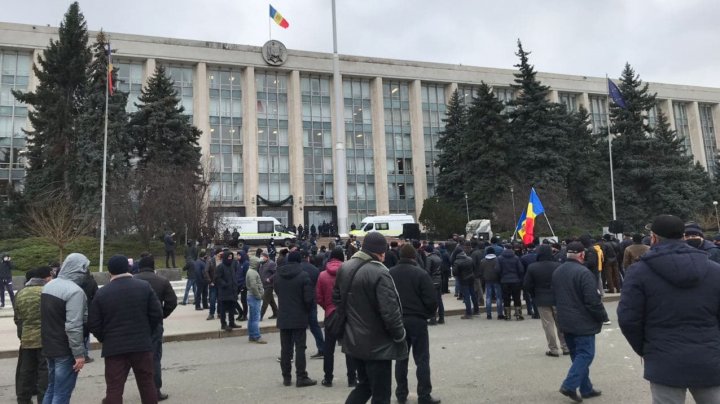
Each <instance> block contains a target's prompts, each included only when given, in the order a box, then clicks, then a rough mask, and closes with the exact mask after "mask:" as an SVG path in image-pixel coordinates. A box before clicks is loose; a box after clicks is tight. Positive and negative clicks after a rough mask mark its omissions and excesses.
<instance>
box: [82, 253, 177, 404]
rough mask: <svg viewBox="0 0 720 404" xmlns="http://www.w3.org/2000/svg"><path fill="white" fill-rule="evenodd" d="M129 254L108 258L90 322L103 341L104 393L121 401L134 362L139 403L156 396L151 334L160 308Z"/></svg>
mask: <svg viewBox="0 0 720 404" xmlns="http://www.w3.org/2000/svg"><path fill="white" fill-rule="evenodd" d="M128 267H129V265H128V259H127V257H125V256H124V255H113V256H112V257H111V258H110V260H109V261H108V272H110V282H109V283H108V284H107V285H105V286H104V287H102V288H100V290H99V291H98V292H97V294H96V295H95V299H93V302H92V305H91V306H90V314H89V317H88V328H89V329H90V332H91V333H92V334H93V335H94V336H95V338H97V340H98V341H99V342H100V343H102V357H103V358H105V384H106V390H105V399H104V400H103V402H105V403H108V404H112V403H122V401H123V391H124V389H125V382H126V381H127V377H128V373H129V371H130V369H131V368H132V371H133V374H134V375H135V380H136V382H137V386H138V390H139V392H140V398H141V400H142V402H143V403H156V402H157V401H158V396H157V393H158V388H157V387H156V386H155V380H154V378H153V374H154V370H153V368H154V361H153V344H152V335H153V332H155V329H156V328H157V327H158V326H159V325H160V323H161V322H162V318H163V311H162V308H161V307H160V301H159V300H158V297H157V296H156V295H155V292H154V291H153V289H152V287H151V286H150V284H149V283H148V282H146V281H143V280H140V279H135V278H133V276H132V274H129V273H128Z"/></svg>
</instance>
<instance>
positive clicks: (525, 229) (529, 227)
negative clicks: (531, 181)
mask: <svg viewBox="0 0 720 404" xmlns="http://www.w3.org/2000/svg"><path fill="white" fill-rule="evenodd" d="M543 213H545V208H543V206H542V203H541V202H540V198H538V196H537V194H536V193H535V188H532V189H531V190H530V201H529V202H528V207H527V210H526V211H525V212H523V214H522V216H520V221H519V222H518V225H517V228H516V230H517V232H518V235H520V239H522V241H523V244H525V245H529V244H532V243H533V241H534V240H535V218H536V217H538V216H540V215H542V214H543Z"/></svg>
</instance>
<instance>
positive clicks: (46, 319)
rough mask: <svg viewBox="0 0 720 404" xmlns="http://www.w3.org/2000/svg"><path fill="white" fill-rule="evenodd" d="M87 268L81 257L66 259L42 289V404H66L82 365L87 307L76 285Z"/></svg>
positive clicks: (82, 277)
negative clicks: (44, 386) (44, 376)
mask: <svg viewBox="0 0 720 404" xmlns="http://www.w3.org/2000/svg"><path fill="white" fill-rule="evenodd" d="M89 267H90V261H89V260H88V259H87V257H85V256H84V255H82V254H78V253H72V254H70V255H68V256H67V257H66V258H65V261H63V264H62V266H61V267H60V272H58V277H57V278H56V279H53V280H52V281H50V282H49V283H48V284H47V285H45V286H44V287H43V290H42V295H41V296H40V327H41V330H42V331H41V334H42V349H43V350H42V352H43V355H44V356H45V357H46V358H47V363H48V387H47V390H46V392H45V402H49V403H53V404H54V403H69V402H70V396H71V395H72V392H73V389H75V382H76V381H77V375H78V373H79V372H80V370H82V368H83V366H84V365H85V346H84V344H83V333H84V328H85V324H86V323H87V318H88V307H87V298H86V297H85V292H83V290H82V288H80V286H79V285H80V283H82V281H83V279H84V278H85V275H86V274H87V272H88V268H89Z"/></svg>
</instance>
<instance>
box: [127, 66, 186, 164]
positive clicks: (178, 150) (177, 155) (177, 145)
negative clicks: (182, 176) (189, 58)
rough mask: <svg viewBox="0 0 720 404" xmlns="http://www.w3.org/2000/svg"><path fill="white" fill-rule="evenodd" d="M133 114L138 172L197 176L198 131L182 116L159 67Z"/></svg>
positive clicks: (180, 108)
mask: <svg viewBox="0 0 720 404" xmlns="http://www.w3.org/2000/svg"><path fill="white" fill-rule="evenodd" d="M137 107H138V110H137V111H136V112H135V113H134V114H132V117H131V120H130V126H131V131H132V135H133V138H134V139H135V150H136V153H137V157H138V168H140V169H143V168H146V167H148V166H159V167H171V168H177V169H190V170H193V171H195V172H197V173H198V174H199V173H200V147H199V146H198V139H200V130H198V129H197V128H196V127H194V126H192V124H191V122H190V117H189V116H188V115H185V114H184V111H185V108H183V106H182V105H181V104H180V98H179V97H178V95H177V91H175V89H174V88H173V82H172V80H171V79H170V78H169V77H168V75H167V74H166V72H165V68H164V67H163V66H162V65H158V66H157V67H156V68H155V73H154V74H153V76H152V77H150V79H149V80H148V84H147V87H146V88H144V89H143V91H142V95H141V96H140V98H139V104H137Z"/></svg>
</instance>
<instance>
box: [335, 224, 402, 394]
mask: <svg viewBox="0 0 720 404" xmlns="http://www.w3.org/2000/svg"><path fill="white" fill-rule="evenodd" d="M387 245H388V244H387V241H386V240H385V237H384V236H383V235H382V234H380V233H378V232H371V233H369V234H368V235H367V236H365V238H364V239H363V243H362V247H361V250H360V251H358V252H357V253H355V255H353V256H352V258H351V259H350V260H349V261H345V263H344V264H343V265H342V267H341V268H340V270H339V271H338V273H337V280H336V282H335V286H334V287H333V297H332V300H333V303H334V304H335V305H336V306H338V305H340V304H341V296H342V294H341V291H346V290H349V293H348V295H347V301H346V302H344V303H343V304H344V305H345V307H346V309H345V310H346V313H347V322H346V324H345V330H344V335H343V337H342V339H341V343H342V348H343V352H344V353H346V354H347V355H349V356H350V357H352V358H353V360H354V361H355V364H356V365H357V372H358V384H357V385H356V386H355V389H354V390H353V391H352V392H351V393H350V395H349V396H348V398H347V400H346V401H345V403H346V404H359V403H366V402H367V401H368V400H369V399H370V398H371V397H372V399H373V402H374V403H389V402H390V396H391V386H392V361H393V360H401V359H405V358H407V355H408V347H407V343H406V342H405V326H404V325H403V318H402V311H401V308H400V298H399V297H398V295H397V291H396V289H395V283H394V282H393V279H392V277H391V276H390V273H389V272H388V270H387V268H385V266H383V264H382V262H383V259H384V258H385V252H386V251H387ZM355 271H357V274H356V276H355V278H354V279H353V280H352V284H351V283H350V278H351V276H352V273H354V272H355ZM343 293H344V292H343Z"/></svg>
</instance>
